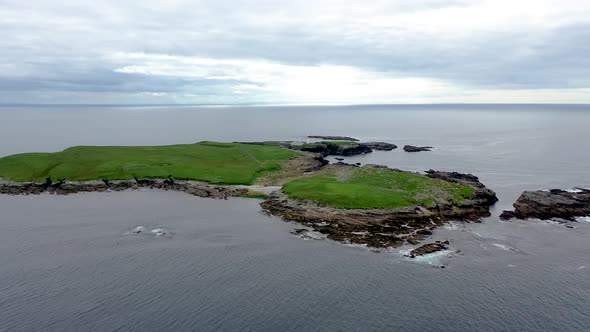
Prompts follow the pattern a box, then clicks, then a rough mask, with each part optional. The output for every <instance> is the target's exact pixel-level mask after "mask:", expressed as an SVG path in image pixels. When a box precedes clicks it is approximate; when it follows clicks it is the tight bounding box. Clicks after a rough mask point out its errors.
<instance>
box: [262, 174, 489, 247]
mask: <svg viewBox="0 0 590 332" xmlns="http://www.w3.org/2000/svg"><path fill="white" fill-rule="evenodd" d="M428 176H429V177H433V178H438V179H441V180H444V181H449V182H458V183H463V184H466V185H469V186H471V187H473V188H474V189H475V195H474V197H473V198H471V199H465V200H463V201H462V202H461V203H457V204H451V203H448V204H437V205H436V206H433V207H428V208H427V207H424V206H411V207H403V208H397V209H340V208H334V207H330V206H325V205H320V204H318V203H317V202H314V201H305V200H295V199H290V198H289V197H288V196H287V195H286V194H285V193H283V192H280V191H276V192H274V193H272V194H271V195H269V197H268V198H267V199H266V200H265V201H263V202H262V203H261V206H262V208H263V209H264V210H265V211H267V212H269V213H270V214H272V215H276V216H280V217H282V218H283V219H285V220H289V221H295V222H298V223H301V224H303V225H306V226H309V227H311V228H313V229H314V230H315V231H318V232H320V233H322V234H326V235H327V237H328V238H329V239H332V240H336V241H341V242H347V243H356V244H366V245H367V246H369V247H398V246H401V245H403V244H404V243H410V244H417V243H419V242H420V241H422V240H424V239H425V238H427V237H428V236H430V235H431V234H432V230H433V229H435V228H436V227H438V226H441V225H443V224H445V223H446V222H447V221H478V220H480V219H481V218H484V217H488V216H490V212H489V208H490V206H491V205H493V204H494V203H495V202H496V201H497V200H498V199H497V198H496V194H495V193H494V192H493V191H492V190H490V189H488V188H486V187H485V186H484V185H483V184H481V183H480V182H479V180H478V179H477V177H475V176H473V175H469V174H460V173H449V172H436V171H429V174H428Z"/></svg>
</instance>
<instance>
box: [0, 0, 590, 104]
mask: <svg viewBox="0 0 590 332" xmlns="http://www.w3.org/2000/svg"><path fill="white" fill-rule="evenodd" d="M588 13H590V1H588V0H559V1H549V0H534V1H533V0H471V1H463V0H424V1H419V0H389V1H384V0H371V1H367V0H365V1H353V0H313V1H311V0H291V1H279V0H233V1H230V0H201V1H199V0H190V1H185V0H166V1H162V0H157V1H153V0H142V1H125V0H117V1H114V0H101V1H96V0H95V1H85V0H61V1H49V0H46V1H42V0H28V1H22V0H18V1H15V0H0V49H1V52H0V103H4V104H7V103H26V104H34V103H39V104H70V103H71V104H176V103H178V104H224V105H230V104H395V103H590V15H588Z"/></svg>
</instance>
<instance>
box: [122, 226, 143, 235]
mask: <svg viewBox="0 0 590 332" xmlns="http://www.w3.org/2000/svg"><path fill="white" fill-rule="evenodd" d="M146 231H147V228H146V227H145V226H137V227H135V228H133V229H132V230H130V231H127V232H125V233H123V234H142V233H145V232H146Z"/></svg>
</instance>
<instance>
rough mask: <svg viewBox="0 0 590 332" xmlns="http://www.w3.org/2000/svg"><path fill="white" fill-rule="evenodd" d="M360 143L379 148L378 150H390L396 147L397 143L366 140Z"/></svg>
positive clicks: (374, 148) (375, 148)
mask: <svg viewBox="0 0 590 332" xmlns="http://www.w3.org/2000/svg"><path fill="white" fill-rule="evenodd" d="M362 144H363V145H366V146H368V147H369V148H371V149H373V150H379V151H391V150H394V149H397V145H395V144H391V143H386V142H367V143H362Z"/></svg>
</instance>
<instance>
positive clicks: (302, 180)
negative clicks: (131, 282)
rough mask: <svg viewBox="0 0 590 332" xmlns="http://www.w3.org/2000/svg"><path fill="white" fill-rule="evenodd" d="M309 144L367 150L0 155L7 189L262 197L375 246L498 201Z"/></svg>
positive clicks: (280, 146)
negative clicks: (340, 157)
mask: <svg viewBox="0 0 590 332" xmlns="http://www.w3.org/2000/svg"><path fill="white" fill-rule="evenodd" d="M311 144H317V145H316V147H317V146H321V147H322V149H323V147H324V146H325V147H327V149H334V146H336V147H337V148H336V149H340V148H341V147H350V146H357V145H360V144H359V143H354V144H353V143H351V142H349V141H344V142H342V141H335V142H330V143H329V144H328V143H304V144H293V143H292V142H246V143H219V142H199V143H195V144H181V145H169V146H78V147H72V148H68V149H66V150H63V151H61V152H56V153H25V154H18V155H12V156H7V157H4V158H0V180H1V181H0V193H1V194H12V195H20V194H40V193H44V192H47V193H53V194H71V193H77V192H93V191H120V190H127V189H137V188H155V189H163V190H176V191H183V192H187V193H190V194H193V195H196V196H199V197H211V198H229V197H254V198H259V199H262V202H261V203H260V205H261V207H262V209H263V210H264V211H266V212H267V213H269V214H272V215H276V216H279V217H281V218H283V219H284V220H287V221H293V222H297V223H299V224H301V225H304V226H305V227H308V228H309V229H313V230H314V231H317V232H319V233H321V234H324V235H325V236H326V237H327V238H329V239H332V240H336V241H341V242H345V243H354V244H363V245H367V246H369V247H377V248H384V247H398V246H400V245H403V244H405V243H409V244H418V243H420V242H421V241H423V240H424V239H426V238H428V237H429V236H430V235H431V234H432V231H433V230H434V229H435V228H436V227H438V226H441V225H443V224H444V223H446V222H448V221H451V220H453V221H460V220H462V221H478V220H480V219H481V218H483V217H487V216H489V215H490V212H489V208H490V206H491V205H493V204H494V203H495V202H496V201H497V198H496V194H495V193H494V192H493V191H492V190H490V189H488V188H486V187H485V186H484V185H483V184H481V183H480V182H479V179H478V178H477V177H476V176H473V175H470V174H461V173H456V172H441V171H434V170H430V171H427V172H425V173H414V172H408V171H402V170H398V169H390V168H387V167H385V166H378V165H364V166H362V167H359V166H358V165H348V164H345V163H337V164H329V163H328V161H326V160H325V159H324V154H325V151H324V150H319V151H318V150H314V149H313V148H312V145H311ZM333 152H334V151H332V150H329V151H328V153H333ZM336 153H343V151H340V150H336Z"/></svg>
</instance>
